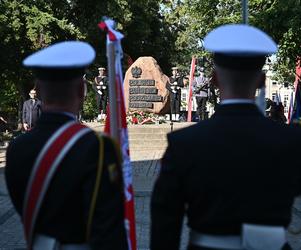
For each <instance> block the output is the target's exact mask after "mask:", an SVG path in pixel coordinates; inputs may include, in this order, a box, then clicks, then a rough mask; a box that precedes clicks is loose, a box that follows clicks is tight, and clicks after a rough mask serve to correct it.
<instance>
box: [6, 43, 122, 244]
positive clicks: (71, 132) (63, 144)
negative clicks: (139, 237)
mask: <svg viewBox="0 0 301 250" xmlns="http://www.w3.org/2000/svg"><path fill="white" fill-rule="evenodd" d="M94 57H95V51H94V49H93V48H92V47H91V46H90V45H89V44H87V43H84V42H79V41H68V42H61V43H57V44H54V45H52V46H49V47H47V48H45V49H42V50H40V51H38V52H36V53H34V54H32V55H31V56H29V57H27V58H26V59H25V60H24V61H23V63H24V65H25V66H26V67H30V68H32V69H33V70H34V73H35V75H36V78H37V82H38V83H37V88H39V91H40V93H41V97H42V100H43V104H42V105H43V113H42V115H41V117H40V120H39V121H38V123H37V125H36V126H35V127H34V128H33V129H32V130H31V131H29V132H28V133H26V134H24V135H21V136H20V137H18V138H16V139H15V140H14V141H12V142H11V144H10V145H9V147H8V149H7V166H6V169H5V176H6V181H7V186H8V190H9V194H10V197H11V199H12V202H13V204H14V206H15V208H16V210H17V212H18V213H19V215H20V216H21V218H22V222H23V226H24V231H25V236H26V240H27V245H28V249H34V250H35V249H40V250H42V249H43V250H50V249H51V250H54V249H56V250H66V249H70V250H71V249H72V250H73V249H76V250H84V249H85V250H86V249H95V250H96V249H118V250H119V249H128V247H127V239H126V232H125V228H124V217H123V216H124V208H123V207H124V206H123V199H124V197H123V185H122V173H121V169H120V161H119V149H118V148H116V147H115V144H114V142H113V141H112V140H111V139H110V138H108V137H106V136H103V135H99V134H96V133H95V132H93V131H92V130H91V129H90V128H88V127H86V126H84V125H82V124H80V123H78V122H77V121H76V114H78V111H79V109H80V108H81V106H82V105H83V100H84V96H85V86H84V81H83V75H84V71H85V68H86V67H87V66H88V65H90V64H91V63H92V61H93V60H94Z"/></svg>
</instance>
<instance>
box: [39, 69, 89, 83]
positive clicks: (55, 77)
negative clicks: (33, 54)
mask: <svg viewBox="0 0 301 250" xmlns="http://www.w3.org/2000/svg"><path fill="white" fill-rule="evenodd" d="M33 70H34V73H35V75H36V77H37V78H38V79H40V80H44V81H67V80H72V79H75V78H77V77H81V76H83V75H84V74H85V68H34V69H33Z"/></svg>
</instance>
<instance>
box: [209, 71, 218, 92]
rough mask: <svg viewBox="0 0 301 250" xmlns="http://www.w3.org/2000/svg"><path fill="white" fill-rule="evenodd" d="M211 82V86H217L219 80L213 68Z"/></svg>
mask: <svg viewBox="0 0 301 250" xmlns="http://www.w3.org/2000/svg"><path fill="white" fill-rule="evenodd" d="M211 84H213V86H215V87H217V88H219V82H218V78H217V74H216V71H215V69H214V70H213V74H212V78H211Z"/></svg>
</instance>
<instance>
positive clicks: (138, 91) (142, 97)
mask: <svg viewBox="0 0 301 250" xmlns="http://www.w3.org/2000/svg"><path fill="white" fill-rule="evenodd" d="M131 73H132V77H133V78H135V79H130V80H129V86H130V87H129V108H138V109H145V108H149V109H152V108H153V106H154V102H162V101H163V98H162V96H160V95H158V89H157V88H156V87H155V86H156V81H155V80H153V79H138V78H140V77H141V74H142V69H141V68H140V67H137V66H136V67H133V68H132V69H131Z"/></svg>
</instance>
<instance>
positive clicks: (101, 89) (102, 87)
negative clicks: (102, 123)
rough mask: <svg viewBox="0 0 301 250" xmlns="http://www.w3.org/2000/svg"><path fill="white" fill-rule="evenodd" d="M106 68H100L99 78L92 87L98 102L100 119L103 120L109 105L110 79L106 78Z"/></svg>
mask: <svg viewBox="0 0 301 250" xmlns="http://www.w3.org/2000/svg"><path fill="white" fill-rule="evenodd" d="M105 70H106V69H105V68H98V72H99V74H98V76H96V77H95V79H94V84H93V85H92V87H93V89H94V91H95V93H96V100H97V107H98V112H100V114H99V115H98V119H103V118H104V116H105V115H106V111H107V103H108V93H109V92H108V78H107V77H106V76H105Z"/></svg>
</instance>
